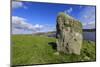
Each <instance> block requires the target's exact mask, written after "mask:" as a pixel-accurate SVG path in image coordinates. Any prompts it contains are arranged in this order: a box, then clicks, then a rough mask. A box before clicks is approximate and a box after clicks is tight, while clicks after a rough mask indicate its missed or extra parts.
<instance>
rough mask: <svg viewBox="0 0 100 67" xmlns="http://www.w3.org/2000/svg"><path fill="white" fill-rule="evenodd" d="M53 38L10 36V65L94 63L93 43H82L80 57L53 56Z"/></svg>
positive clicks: (72, 55) (54, 40) (54, 50)
mask: <svg viewBox="0 0 100 67" xmlns="http://www.w3.org/2000/svg"><path fill="white" fill-rule="evenodd" d="M55 42H56V39H55V38H49V37H46V36H32V35H13V36H12V45H11V46H12V65H27V64H46V63H63V62H77V61H95V42H91V41H84V42H83V46H82V50H81V55H74V54H71V55H67V54H63V53H60V54H58V55H56V54H55V52H56V49H54V48H53V47H52V46H51V45H50V43H55Z"/></svg>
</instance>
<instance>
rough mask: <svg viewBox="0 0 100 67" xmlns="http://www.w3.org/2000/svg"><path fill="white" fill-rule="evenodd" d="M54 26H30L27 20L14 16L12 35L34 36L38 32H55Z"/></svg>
mask: <svg viewBox="0 0 100 67" xmlns="http://www.w3.org/2000/svg"><path fill="white" fill-rule="evenodd" d="M54 30H55V28H54V26H50V25H48V24H45V25H40V24H34V25H33V24H30V23H29V22H27V19H25V18H22V17H18V16H12V34H32V33H37V32H48V31H54Z"/></svg>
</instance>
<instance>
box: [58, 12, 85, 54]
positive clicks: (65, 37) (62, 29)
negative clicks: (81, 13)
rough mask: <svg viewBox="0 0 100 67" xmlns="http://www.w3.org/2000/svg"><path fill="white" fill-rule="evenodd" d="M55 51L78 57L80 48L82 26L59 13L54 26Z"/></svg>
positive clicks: (66, 15)
mask: <svg viewBox="0 0 100 67" xmlns="http://www.w3.org/2000/svg"><path fill="white" fill-rule="evenodd" d="M56 29H57V33H56V37H57V41H56V42H57V51H59V52H63V53H66V54H72V53H73V54H77V55H80V51H81V47H82V40H83V37H82V24H81V23H80V22H79V21H77V20H75V19H73V18H72V17H71V16H69V15H68V14H65V13H63V12H61V13H59V15H58V17H57V25H56Z"/></svg>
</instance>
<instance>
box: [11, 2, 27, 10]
mask: <svg viewBox="0 0 100 67" xmlns="http://www.w3.org/2000/svg"><path fill="white" fill-rule="evenodd" d="M20 7H23V8H24V9H27V7H26V6H25V5H24V4H23V3H22V2H17V1H12V8H20Z"/></svg>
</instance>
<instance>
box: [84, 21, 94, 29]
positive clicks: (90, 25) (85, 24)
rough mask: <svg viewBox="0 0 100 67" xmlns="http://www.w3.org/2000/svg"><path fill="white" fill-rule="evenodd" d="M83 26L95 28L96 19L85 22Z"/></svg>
mask: <svg viewBox="0 0 100 67" xmlns="http://www.w3.org/2000/svg"><path fill="white" fill-rule="evenodd" d="M83 28H84V29H94V28H95V21H93V22H90V23H83Z"/></svg>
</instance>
